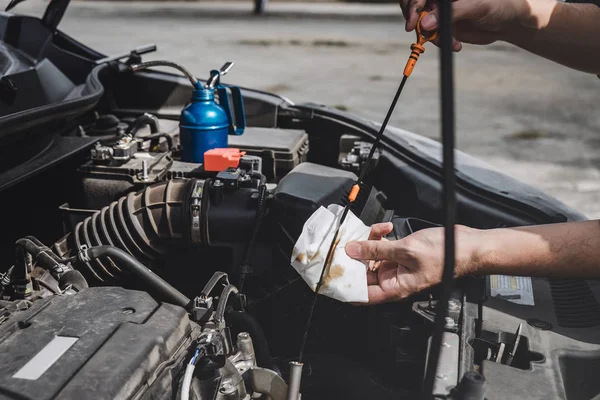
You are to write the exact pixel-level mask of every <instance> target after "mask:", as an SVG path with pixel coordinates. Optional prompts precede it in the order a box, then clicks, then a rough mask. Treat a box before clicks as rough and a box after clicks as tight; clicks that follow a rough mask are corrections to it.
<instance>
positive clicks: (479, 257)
mask: <svg viewBox="0 0 600 400" xmlns="http://www.w3.org/2000/svg"><path fill="white" fill-rule="evenodd" d="M472 236H473V240H472V241H471V242H472V243H471V252H470V253H471V257H470V261H469V263H468V264H467V268H466V271H465V272H466V274H471V275H485V274H490V273H492V270H493V266H494V265H495V264H496V259H497V254H498V251H497V246H496V245H497V239H496V238H494V230H492V229H491V230H486V229H476V230H473V233H472Z"/></svg>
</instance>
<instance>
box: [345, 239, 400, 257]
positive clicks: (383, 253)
mask: <svg viewBox="0 0 600 400" xmlns="http://www.w3.org/2000/svg"><path fill="white" fill-rule="evenodd" d="M397 248H398V241H386V240H366V241H363V242H350V243H348V244H347V245H346V254H348V256H349V257H351V258H354V259H355V260H364V261H366V260H394V255H395V253H396V251H397Z"/></svg>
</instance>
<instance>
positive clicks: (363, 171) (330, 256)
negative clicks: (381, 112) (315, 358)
mask: <svg viewBox="0 0 600 400" xmlns="http://www.w3.org/2000/svg"><path fill="white" fill-rule="evenodd" d="M407 79H408V76H406V75H405V76H404V77H403V78H402V82H401V83H400V86H399V87H398V90H397V91H396V95H395V96H394V100H392V104H391V105H390V108H389V109H388V112H387V114H386V116H385V119H384V120H383V124H382V125H381V128H380V129H379V132H378V133H377V136H376V137H375V142H374V143H373V147H371V151H370V152H369V156H368V157H367V160H366V161H365V163H364V164H363V166H362V168H361V171H360V174H359V176H358V180H357V181H356V184H355V185H354V187H357V185H359V186H360V184H362V182H363V179H364V178H365V176H366V174H367V170H368V166H369V164H370V161H371V159H372V158H373V155H374V154H375V149H376V148H377V147H378V146H379V143H380V142H381V138H382V136H383V132H385V128H386V127H387V124H388V122H389V121H390V118H391V116H392V113H393V112H394V108H396V103H397V102H398V98H399V97H400V94H401V93H402V89H404V85H405V84H406V80H407ZM351 205H352V201H348V204H346V206H345V207H344V210H343V211H342V216H341V218H339V219H337V218H336V220H334V222H333V223H334V224H335V223H336V221H337V228H336V229H335V233H334V235H333V240H332V241H331V245H330V246H329V250H328V251H327V257H325V263H324V265H323V268H322V269H321V275H320V277H319V281H318V283H317V286H316V288H315V295H314V297H313V301H312V304H311V306H310V311H309V312H308V318H307V320H306V327H305V328H304V336H303V338H302V345H301V346H300V355H299V356H298V362H302V359H303V357H304V348H305V346H306V339H307V338H308V331H309V329H310V325H311V322H312V318H313V314H314V311H315V306H316V304H317V300H318V298H319V292H320V290H321V288H322V286H323V277H324V276H325V271H326V270H327V264H329V263H330V262H331V259H333V252H334V251H335V247H336V244H337V242H338V235H339V233H340V228H341V227H342V225H343V224H344V221H345V220H346V216H347V215H348V212H349V211H350V206H351Z"/></svg>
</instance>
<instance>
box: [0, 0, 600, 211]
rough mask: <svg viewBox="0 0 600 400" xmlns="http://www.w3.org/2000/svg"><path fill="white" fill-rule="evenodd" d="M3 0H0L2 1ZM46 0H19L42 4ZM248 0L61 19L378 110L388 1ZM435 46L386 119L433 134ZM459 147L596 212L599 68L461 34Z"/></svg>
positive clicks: (314, 96) (283, 90)
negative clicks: (259, 5)
mask: <svg viewBox="0 0 600 400" xmlns="http://www.w3.org/2000/svg"><path fill="white" fill-rule="evenodd" d="M6 3H7V2H6V1H4V0H3V1H1V2H0V5H5V4H6ZM45 4H46V3H45V2H40V1H37V0H31V1H30V2H26V3H23V4H21V5H19V6H18V7H17V11H19V12H23V13H31V14H36V15H41V13H42V10H43V7H44V6H45ZM251 9H252V4H251V2H243V3H234V2H214V3H213V2H210V3H205V2H200V3H171V2H168V3H160V2H143V3H124V2H96V1H89V2H82V1H74V2H73V3H72V4H71V7H70V9H69V11H68V12H67V14H66V17H65V19H64V21H63V23H62V24H61V29H62V30H64V31H65V32H67V33H68V34H70V35H72V36H74V37H76V38H77V39H79V40H80V41H82V42H83V43H85V44H87V45H89V46H91V47H93V48H95V49H97V50H99V51H101V52H104V53H106V54H113V53H117V52H121V51H123V50H128V49H130V48H133V47H136V46H139V45H141V44H145V43H149V42H154V43H156V44H157V45H158V47H159V51H158V52H157V53H155V54H152V55H151V56H149V57H148V59H170V60H172V61H176V62H179V63H182V64H184V65H185V66H187V67H188V68H189V69H191V70H192V71H194V73H196V74H197V75H201V76H202V75H205V74H206V73H207V72H208V71H209V70H210V69H212V68H215V67H218V66H220V65H221V64H222V63H223V62H224V61H227V60H234V61H236V63H237V65H236V67H235V68H234V70H232V72H231V73H230V75H228V76H227V78H226V80H227V81H228V82H230V83H237V84H239V85H241V86H246V87H253V88H258V89H263V90H268V91H272V92H276V93H279V94H281V95H284V96H286V97H288V98H290V99H292V100H293V101H296V102H302V101H313V102H317V103H322V104H327V105H330V106H335V107H339V108H342V109H347V110H349V111H351V112H353V113H356V114H359V115H362V116H364V117H366V118H370V119H373V120H376V121H380V120H381V119H382V118H383V116H384V113H385V111H386V109H387V107H388V104H389V102H390V100H391V98H392V96H393V94H394V91H395V89H396V86H397V83H398V80H399V79H400V76H401V73H402V69H403V66H404V63H405V62H406V58H407V57H408V55H409V51H410V50H409V46H410V43H412V41H413V34H412V33H410V34H409V33H406V32H405V31H404V23H403V21H402V19H401V16H400V12H399V10H398V9H397V7H396V6H395V5H361V4H343V3H325V4H323V3H298V2H291V3H278V2H277V1H273V2H272V3H271V4H270V5H269V8H268V13H267V15H265V16H262V17H256V16H254V15H251V14H250V10H251ZM438 75H439V73H438V55H437V51H436V50H435V49H434V47H432V46H429V47H427V51H426V52H425V54H424V55H422V56H421V59H420V61H419V65H418V66H417V68H416V70H415V72H414V74H413V76H412V77H411V80H410V81H409V82H408V84H407V87H406V89H405V92H404V94H403V98H402V99H401V101H400V103H399V107H398V108H397V111H396V114H395V115H394V117H393V118H392V124H393V125H395V126H398V127H401V128H404V129H407V130H410V131H413V132H416V133H419V134H422V135H425V136H428V137H432V138H438V137H439V106H440V105H439V100H438V96H439V86H438V84H439V79H438ZM456 89H457V96H456V99H457V132H458V147H459V148H460V149H461V150H463V151H465V152H467V153H469V154H472V155H474V156H477V157H480V158H482V159H483V160H484V161H486V162H488V163H489V164H491V165H492V166H493V167H495V168H497V169H499V170H500V171H502V172H504V173H507V174H508V175H511V176H514V177H516V178H517V179H520V180H523V181H525V182H527V183H529V184H532V185H534V186H537V187H539V188H541V189H542V190H544V191H546V192H548V193H549V194H551V195H554V196H556V197H558V198H559V199H561V200H562V201H564V202H565V203H567V204H568V205H570V206H572V207H574V208H576V209H579V210H580V211H582V212H584V213H585V214H586V215H588V216H589V217H591V218H600V154H599V153H598V150H599V148H600V129H599V128H600V114H599V113H598V108H599V107H600V79H598V78H596V77H594V76H591V75H587V74H584V73H580V72H577V71H572V70H569V69H567V68H564V67H561V66H559V65H556V64H553V63H551V62H548V61H545V60H543V59H541V58H539V57H536V56H534V55H531V54H528V53H526V52H524V51H521V50H519V49H517V48H514V47H511V46H510V45H507V44H504V43H496V44H494V45H491V46H487V47H477V46H465V48H464V50H463V51H462V52H461V53H460V54H459V55H457V57H456Z"/></svg>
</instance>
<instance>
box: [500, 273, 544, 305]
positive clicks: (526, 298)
mask: <svg viewBox="0 0 600 400" xmlns="http://www.w3.org/2000/svg"><path fill="white" fill-rule="evenodd" d="M490 292H491V295H492V297H495V298H497V299H501V300H506V301H510V302H511V303H515V304H521V305H524V306H533V305H535V302H534V301H533V286H532V284H531V278H530V277H526V276H506V275H492V276H491V277H490Z"/></svg>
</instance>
